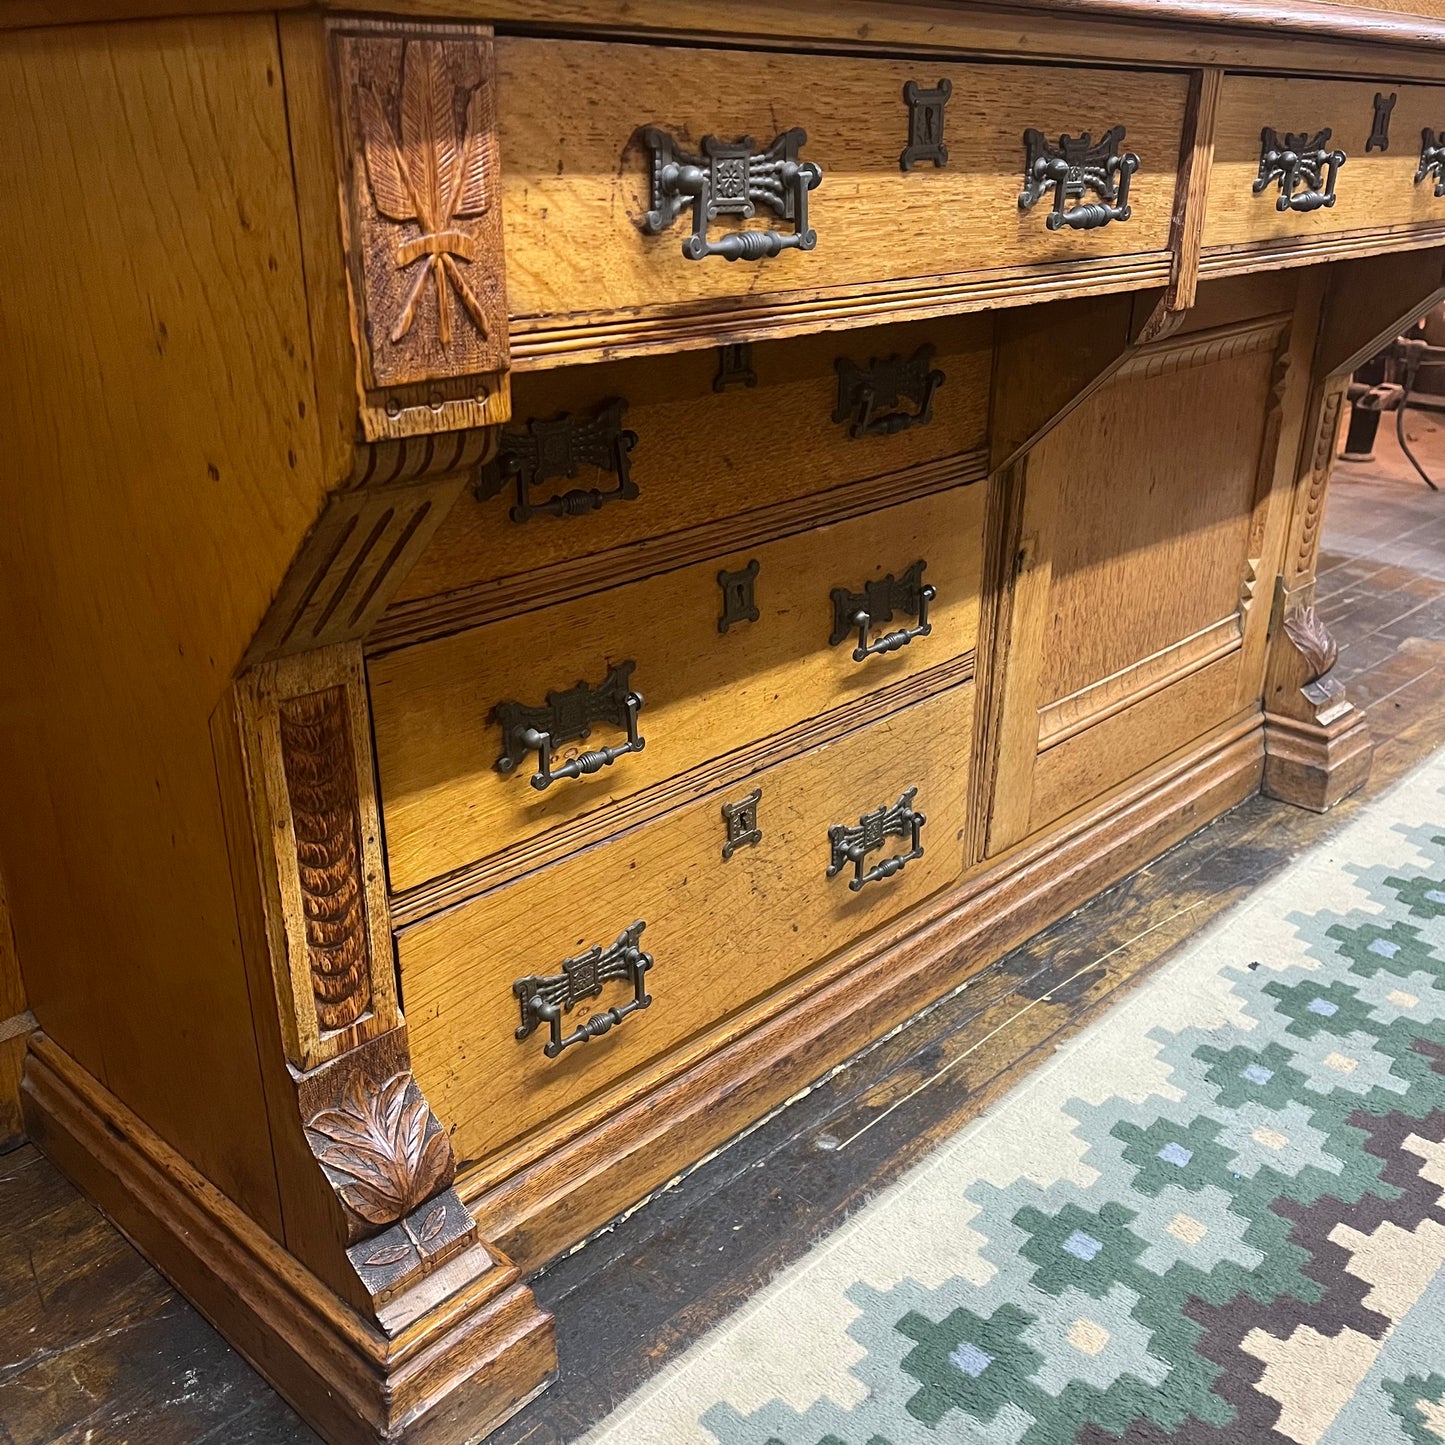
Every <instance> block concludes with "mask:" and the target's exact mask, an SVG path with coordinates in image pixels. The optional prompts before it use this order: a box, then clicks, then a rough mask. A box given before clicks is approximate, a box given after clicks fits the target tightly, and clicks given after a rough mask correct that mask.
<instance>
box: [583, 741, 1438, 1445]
mask: <svg viewBox="0 0 1445 1445" xmlns="http://www.w3.org/2000/svg"><path fill="white" fill-rule="evenodd" d="M1442 1266H1445V754H1440V755H1438V756H1437V757H1436V758H1435V759H1432V760H1431V761H1430V762H1429V763H1427V764H1426V765H1425V766H1424V767H1423V768H1422V769H1420V770H1419V771H1418V772H1416V773H1415V774H1414V775H1413V776H1412V777H1410V778H1408V779H1406V780H1405V781H1404V782H1403V783H1401V784H1400V785H1399V786H1397V787H1396V788H1395V789H1394V790H1393V791H1392V792H1391V793H1389V794H1386V795H1385V796H1383V797H1382V798H1380V799H1378V800H1376V801H1375V802H1373V803H1372V804H1371V805H1370V806H1369V807H1368V809H1367V810H1365V811H1364V812H1363V813H1361V814H1360V815H1359V816H1358V817H1357V818H1356V819H1355V820H1354V821H1352V822H1351V823H1349V824H1348V825H1347V826H1345V827H1343V828H1342V829H1341V830H1340V831H1339V832H1338V833H1336V834H1335V835H1333V837H1332V838H1330V839H1329V840H1328V841H1327V842H1325V843H1323V844H1321V845H1319V846H1318V847H1317V848H1316V849H1315V850H1314V851H1313V852H1312V853H1310V854H1308V855H1306V856H1305V857H1303V858H1302V859H1301V860H1300V861H1299V862H1297V863H1295V864H1294V865H1292V866H1291V867H1290V868H1289V869H1287V870H1286V871H1285V872H1284V873H1282V874H1281V875H1279V876H1278V877H1277V878H1276V879H1275V880H1274V881H1272V882H1271V883H1269V884H1268V885H1266V886H1265V887H1263V888H1261V889H1260V890H1259V891H1258V892H1256V893H1255V894H1254V895H1253V896H1252V898H1251V899H1250V900H1249V901H1248V902H1246V903H1245V904H1243V905H1241V906H1240V907H1239V908H1238V909H1237V910H1235V911H1233V912H1232V913H1230V914H1229V915H1227V916H1226V917H1225V918H1224V919H1223V920H1222V921H1221V922H1220V923H1218V924H1216V925H1215V926H1214V927H1213V928H1212V929H1211V930H1210V932H1209V933H1208V934H1207V935H1204V936H1203V937H1201V938H1200V939H1198V940H1196V941H1195V942H1193V943H1192V944H1191V945H1190V946H1189V947H1188V949H1187V950H1186V951H1184V952H1183V953H1181V954H1180V955H1179V956H1178V957H1176V958H1175V959H1174V960H1172V961H1171V962H1170V963H1168V964H1167V965H1166V966H1165V967H1164V968H1163V969H1162V970H1161V971H1160V972H1159V973H1158V974H1156V975H1155V976H1154V978H1153V979H1152V980H1150V981H1149V982H1148V983H1147V984H1146V985H1144V986H1143V987H1142V988H1141V989H1140V990H1139V991H1138V992H1136V993H1135V994H1133V995H1132V996H1131V997H1130V999H1129V1000H1128V1001H1126V1002H1125V1003H1123V1004H1121V1005H1120V1006H1119V1007H1118V1008H1117V1009H1115V1010H1114V1011H1113V1012H1112V1013H1110V1014H1109V1015H1108V1016H1107V1017H1106V1018H1105V1019H1103V1020H1102V1021H1101V1022H1099V1023H1098V1024H1096V1025H1095V1026H1094V1027H1092V1028H1091V1029H1089V1030H1087V1031H1086V1032H1084V1033H1082V1034H1081V1035H1079V1036H1078V1037H1077V1038H1076V1039H1075V1040H1074V1041H1072V1042H1071V1043H1070V1044H1069V1045H1067V1046H1066V1047H1065V1048H1063V1049H1061V1050H1060V1051H1059V1052H1058V1053H1057V1054H1056V1055H1055V1057H1054V1058H1053V1059H1052V1060H1050V1062H1049V1063H1048V1064H1046V1065H1045V1066H1044V1067H1043V1068H1041V1069H1040V1070H1039V1071H1038V1072H1037V1073H1035V1074H1033V1075H1032V1076H1031V1077H1030V1078H1029V1079H1028V1080H1027V1081H1026V1082H1025V1083H1024V1084H1023V1085H1022V1086H1021V1087H1020V1088H1019V1089H1017V1090H1016V1091H1015V1092H1014V1093H1013V1094H1011V1095H1010V1096H1009V1097H1008V1098H1007V1099H1006V1100H1005V1101H1003V1102H1002V1103H1001V1104H999V1105H998V1106H996V1107H995V1108H993V1109H992V1110H991V1111H989V1112H988V1113H986V1114H985V1115H983V1116H982V1117H981V1118H980V1119H978V1120H977V1121H975V1122H974V1123H973V1124H971V1125H970V1126H969V1127H968V1128H967V1129H965V1130H964V1131H962V1132H961V1133H960V1134H958V1135H957V1136H956V1137H955V1138H954V1139H953V1140H951V1141H950V1142H949V1143H948V1144H947V1145H945V1146H944V1147H942V1148H941V1149H939V1150H938V1151H937V1152H936V1153H935V1154H933V1155H931V1156H930V1157H929V1158H928V1159H927V1160H926V1161H925V1162H924V1163H923V1164H921V1165H919V1166H918V1167H917V1168H915V1169H914V1170H913V1171H912V1172H911V1173H909V1174H908V1175H907V1176H905V1177H904V1178H903V1179H902V1180H901V1181H900V1182H899V1183H898V1184H897V1185H896V1186H894V1187H893V1188H891V1189H890V1190H888V1191H887V1192H886V1193H884V1194H882V1195H880V1196H879V1197H878V1198H877V1199H876V1200H874V1201H873V1202H872V1203H871V1204H869V1205H868V1206H867V1207H866V1208H864V1209H863V1210H861V1211H860V1212H859V1213H858V1214H857V1215H855V1216H854V1217H853V1218H852V1219H851V1220H850V1221H849V1222H848V1223H847V1224H846V1225H844V1226H843V1227H842V1228H841V1229H839V1230H838V1231H837V1232H836V1233H835V1234H833V1235H832V1236H831V1237H829V1238H828V1239H827V1240H826V1241H825V1242H824V1243H822V1244H821V1245H819V1246H818V1247H816V1248H815V1249H814V1250H813V1251H812V1252H811V1253H810V1254H808V1255H807V1256H805V1257H804V1258H803V1259H802V1260H801V1261H800V1262H799V1263H798V1264H797V1265H796V1266H795V1267H793V1268H792V1269H791V1270H789V1271H788V1272H787V1273H786V1274H785V1275H783V1276H782V1277H781V1278H779V1279H778V1280H776V1281H775V1282H774V1283H773V1284H772V1285H770V1286H769V1287H768V1288H767V1289H766V1290H764V1291H763V1292H762V1293H761V1294H760V1295H759V1296H758V1297H757V1298H756V1299H755V1300H753V1301H752V1302H751V1303H750V1304H749V1305H748V1306H747V1307H746V1308H745V1309H744V1310H742V1311H741V1312H740V1313H739V1314H738V1315H736V1316H735V1317H733V1318H732V1319H730V1320H728V1321H727V1322H725V1323H724V1324H723V1325H721V1326H720V1327H719V1328H718V1329H717V1330H715V1331H714V1332H713V1333H712V1334H711V1335H710V1336H708V1337H707V1338H705V1339H704V1340H702V1341H701V1342H700V1343H699V1344H698V1345H696V1346H695V1347H694V1348H693V1349H692V1350H691V1351H690V1352H689V1353H687V1354H686V1355H684V1356H683V1357H682V1358H681V1359H680V1360H678V1361H677V1362H676V1363H675V1364H673V1365H672V1366H670V1367H669V1368H668V1369H666V1370H665V1371H664V1372H663V1373H662V1374H661V1375H659V1377H658V1378H657V1379H656V1380H654V1381H653V1382H652V1383H651V1384H650V1385H648V1386H647V1387H645V1388H644V1389H643V1390H642V1391H640V1392H639V1393H638V1394H637V1395H635V1396H634V1397H633V1398H632V1399H631V1400H629V1401H628V1402H627V1403H626V1404H625V1405H624V1406H623V1407H622V1408H621V1409H620V1410H619V1411H618V1412H617V1413H616V1414H614V1415H613V1416H612V1417H611V1418H610V1419H609V1420H607V1421H605V1422H604V1423H603V1424H602V1425H601V1426H600V1427H598V1429H597V1430H596V1431H594V1432H593V1434H592V1436H591V1437H589V1438H590V1440H591V1441H592V1442H594V1445H603V1442H605V1445H714V1442H722V1445H923V1442H927V1445H937V1442H940V1441H948V1442H980V1445H983V1442H987V1445H1104V1442H1112V1441H1115V1440H1121V1439H1122V1440H1124V1441H1128V1442H1130V1445H1146V1442H1163V1441H1169V1442H1189V1445H1204V1442H1216V1445H1224V1442H1227V1445H1314V1442H1320V1445H1435V1442H1439V1441H1445V1268H1442Z"/></svg>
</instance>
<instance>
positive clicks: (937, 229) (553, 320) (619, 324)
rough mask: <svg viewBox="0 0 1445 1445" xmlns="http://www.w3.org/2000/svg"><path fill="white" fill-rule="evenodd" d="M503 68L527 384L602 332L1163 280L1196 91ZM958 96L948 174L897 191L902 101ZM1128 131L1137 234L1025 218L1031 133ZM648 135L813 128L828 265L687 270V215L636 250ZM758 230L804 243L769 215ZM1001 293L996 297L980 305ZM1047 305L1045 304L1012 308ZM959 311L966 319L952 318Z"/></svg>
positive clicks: (533, 51)
mask: <svg viewBox="0 0 1445 1445" xmlns="http://www.w3.org/2000/svg"><path fill="white" fill-rule="evenodd" d="M497 60H498V67H499V94H500V117H499V126H500V137H501V156H502V174H503V184H504V188H505V197H506V206H505V216H506V222H505V225H506V239H507V293H508V308H509V310H510V312H511V316H512V360H513V365H514V367H521V366H526V365H528V364H558V363H560V362H562V361H566V360H569V359H573V358H574V357H575V356H576V354H577V351H578V349H579V348H581V347H585V346H587V345H588V344H589V342H590V343H591V344H594V345H597V344H601V340H600V339H599V338H597V337H592V338H589V336H588V335H587V332H586V328H588V327H592V326H605V327H608V328H610V329H609V331H608V332H607V336H606V340H607V341H608V342H609V343H617V344H623V345H633V344H638V345H641V344H646V343H647V341H648V338H649V337H651V338H652V344H654V345H659V346H660V345H686V344H703V343H704V341H705V340H706V339H707V336H708V331H707V325H706V322H705V321H704V323H703V324H701V325H699V327H698V328H697V329H696V334H693V333H691V332H689V331H688V330H687V328H686V327H680V326H669V325H667V324H665V323H663V322H662V321H661V320H660V319H659V318H662V317H668V316H673V317H676V316H681V315H685V314H693V315H698V316H702V317H704V318H706V317H707V316H709V315H711V316H714V317H715V316H716V315H717V313H718V312H720V311H721V312H726V313H729V314H731V315H732V316H733V317H734V318H736V317H737V316H738V315H740V314H741V313H742V312H743V311H745V312H746V313H747V314H748V315H749V316H752V317H754V318H761V319H762V321H763V322H764V323H765V324H771V323H772V322H774V321H777V320H779V319H780V317H781V314H782V313H784V312H786V311H787V310H788V309H789V308H799V307H806V306H810V305H813V304H814V303H815V302H817V301H819V299H820V297H831V298H833V301H832V302H830V306H829V307H828V308H824V309H820V310H815V311H813V312H809V313H808V315H807V316H806V317H805V316H803V314H802V312H801V311H800V312H799V326H800V329H801V326H802V325H807V324H809V320H810V319H811V322H812V324H815V325H816V324H817V323H818V322H819V321H822V320H825V319H826V320H831V321H832V322H833V323H834V324H838V323H839V322H842V323H844V324H846V322H847V320H848V309H847V306H845V305H843V304H841V300H842V299H846V300H848V301H849V302H850V303H851V304H853V305H854V306H855V307H857V306H862V307H864V308H865V310H866V307H867V306H868V305H869V304H870V303H872V302H877V301H878V300H880V299H883V298H886V297H888V296H890V295H891V294H892V293H893V292H894V291H895V290H897V289H898V288H900V287H901V288H902V292H905V293H906V292H907V291H908V289H909V286H910V284H914V283H916V284H917V285H922V286H926V287H929V288H933V289H935V290H936V289H937V288H938V286H939V285H940V278H943V277H947V276H951V275H957V274H959V273H964V272H970V271H975V270H978V271H1002V269H1004V268H1012V267H1028V268H1040V269H1039V275H1040V276H1043V277H1046V276H1048V275H1050V274H1053V270H1054V268H1055V267H1056V266H1059V267H1060V269H1061V270H1063V271H1067V270H1068V269H1069V266H1068V263H1073V262H1079V261H1087V260H1098V259H1100V258H1109V257H1123V256H1140V255H1144V254H1146V253H1152V254H1153V255H1154V257H1155V262H1156V263H1155V264H1153V265H1152V266H1145V267H1143V268H1142V269H1140V274H1139V275H1138V276H1137V277H1135V278H1134V279H1133V280H1132V284H1134V285H1144V284H1148V283H1149V282H1150V281H1154V280H1158V279H1159V278H1160V277H1162V276H1164V275H1165V273H1166V271H1167V265H1166V263H1165V259H1164V252H1165V250H1166V247H1167V246H1168V242H1169V227H1170V216H1171V212H1172V209H1173V204H1174V182H1175V173H1176V170H1177V167H1178V162H1179V152H1180V139H1181V133H1182V126H1183V118H1184V109H1185V100H1186V94H1187V90H1188V81H1187V78H1186V77H1185V76H1184V75H1182V74H1174V73H1167V72H1144V71H1109V70H1100V69H1082V68H1080V69H1073V68H1066V67H1050V66H1038V65H1003V64H997V65H995V64H982V63H973V64H967V65H958V64H955V65H944V64H938V63H936V62H934V61H906V60H884V59H878V60H872V59H869V60H864V59H851V58H844V57H830V56H821V55H788V54H784V53H781V52H741V51H736V50H729V51H720V50H706V49H695V50H692V49H680V48H671V47H665V46H648V45H633V44H599V43H592V42H583V41H573V42H566V41H556V40H531V39H523V38H517V37H511V38H503V39H499V40H498V41H497ZM944 80H946V81H948V82H949V83H950V84H951V86H952V93H951V98H950V99H949V100H948V102H947V105H946V108H945V120H944V140H945V142H946V144H947V148H948V160H947V164H946V165H944V166H942V167H935V166H934V165H933V164H932V163H930V162H925V163H923V164H921V165H919V166H916V167H915V168H914V169H912V170H910V171H908V172H904V171H903V170H902V169H901V166H900V155H901V153H902V151H903V149H904V147H905V146H906V144H907V143H908V140H909V134H908V129H909V126H908V122H909V107H908V105H907V104H906V103H905V101H904V98H903V88H904V85H905V84H906V83H908V82H910V81H912V82H915V83H917V84H918V85H919V86H920V87H924V88H929V89H931V88H933V87H936V86H938V85H939V84H940V82H941V81H944ZM1117 125H1122V126H1124V127H1125V129H1126V139H1125V142H1124V144H1125V148H1126V149H1127V150H1129V151H1133V152H1135V153H1137V154H1138V156H1139V157H1140V159H1141V162H1142V164H1141V167H1140V169H1139V171H1138V173H1137V175H1135V176H1134V178H1133V182H1132V186H1131V190H1130V193H1129V199H1130V203H1131V205H1132V207H1133V214H1132V217H1131V218H1130V219H1129V220H1128V221H1125V222H1116V223H1112V224H1109V225H1105V226H1101V227H1099V228H1097V229H1093V230H1074V229H1069V228H1064V229H1060V230H1055V231H1050V230H1049V229H1048V228H1047V226H1046V224H1045V221H1046V218H1047V214H1048V209H1049V207H1048V203H1047V201H1040V202H1039V203H1038V204H1036V205H1035V206H1034V207H1033V208H1032V209H1031V210H1029V211H1027V212H1024V211H1021V210H1020V208H1019V193H1020V190H1021V189H1022V184H1023V176H1024V165H1025V147H1024V138H1023V137H1024V132H1025V130H1026V129H1029V128H1034V129H1037V130H1039V131H1041V132H1042V133H1043V134H1044V135H1045V136H1047V137H1048V138H1049V139H1050V140H1051V141H1053V142H1054V143H1057V142H1058V139H1059V136H1060V134H1061V133H1064V132H1067V133H1068V134H1070V135H1072V136H1078V135H1079V134H1080V133H1081V132H1084V131H1088V132H1090V133H1091V134H1092V135H1093V136H1094V137H1096V138H1097V137H1098V136H1100V135H1101V134H1102V133H1104V132H1105V131H1107V130H1108V129H1109V128H1110V127H1111V126H1117ZM644 126H656V127H658V128H660V129H663V130H666V131H668V132H669V134H671V135H673V136H674V137H675V138H677V139H678V141H679V142H680V143H682V144H685V145H687V146H689V147H690V148H692V149H693V150H694V151H696V149H697V147H698V146H699V145H700V143H701V140H702V138H703V137H705V136H709V135H712V136H716V137H717V138H718V139H719V140H720V141H723V142H727V143H731V142H734V141H736V140H738V139H739V138H741V137H744V136H747V137H751V138H752V139H753V140H754V141H755V142H756V144H757V146H758V148H759V149H762V148H766V147H767V146H769V145H771V143H772V142H773V140H774V137H775V136H777V135H778V134H780V133H781V132H783V131H786V130H788V129H791V128H793V127H801V128H802V129H803V130H805V131H806V132H807V141H806V144H804V145H803V147H802V149H801V151H800V152H799V158H800V160H803V161H812V162H815V163H816V164H817V165H818V166H820V167H821V169H822V173H823V177H822V182H821V184H820V185H819V186H817V188H816V189H814V190H813V191H812V192H811V193H810V195H809V197H808V217H809V222H810V224H811V226H812V228H813V229H814V230H815V231H816V232H817V245H816V248H815V249H813V250H810V251H806V252H805V251H801V250H786V251H783V252H782V253H781V254H779V255H776V256H769V257H766V258H764V259H763V260H761V261H744V262H739V263H729V262H727V261H724V260H723V259H721V258H720V257H716V256H710V257H707V258H705V259H703V260H700V261H691V260H688V259H686V258H685V257H684V256H683V254H682V250H681V247H682V242H683V240H684V238H685V237H687V236H688V235H689V234H690V231H691V209H690V208H689V209H687V210H685V211H684V212H683V213H682V214H681V215H679V216H678V218H677V220H675V221H674V222H673V223H672V225H671V226H670V227H668V228H667V229H665V230H663V231H661V232H660V233H659V234H656V235H645V234H643V232H642V230H641V229H640V226H641V222H642V219H643V217H644V216H645V214H646V213H647V211H648V208H649V206H650V204H651V200H650V186H651V180H650V166H649V163H648V152H647V150H646V148H645V147H644V146H643V145H642V143H641V142H640V141H639V140H637V139H635V137H636V135H637V132H638V130H639V128H640V127H644ZM1086 199H1089V200H1092V199H1095V198H1094V197H1093V196H1092V195H1090V196H1088V197H1086ZM729 221H734V222H735V221H736V218H733V217H727V216H724V217H720V218H719V219H717V220H715V221H714V222H713V223H712V230H711V232H710V234H711V235H712V236H713V237H716V236H718V235H721V234H722V233H723V230H724V228H725V227H726V225H727V224H728V223H729ZM744 224H745V225H747V226H748V227H750V228H758V227H771V228H772V229H775V230H779V231H782V232H786V231H788V230H789V229H790V228H791V223H790V222H787V221H782V220H780V219H778V218H777V217H775V216H773V213H772V212H770V211H765V210H764V209H763V208H762V207H759V209H758V215H757V216H756V217H754V218H753V219H752V220H751V221H748V222H745V223H744ZM1060 263H1063V264H1062V265H1061V266H1060ZM1114 270H1115V274H1116V279H1115V280H1114V281H1112V282H1110V283H1107V285H1108V289H1117V287H1118V286H1119V285H1126V284H1131V282H1130V281H1129V280H1121V279H1117V278H1118V277H1123V276H1125V275H1126V274H1127V273H1128V268H1127V267H1116V268H1114ZM805 293H810V294H805ZM1001 294H1004V292H1003V291H1002V290H999V289H994V290H992V291H989V290H988V289H987V288H985V291H984V292H981V293H980V295H979V297H978V298H977V300H976V302H975V304H979V305H985V304H987V303H988V301H989V300H990V299H992V298H994V297H996V296H998V295H1001ZM1035 294H1036V291H1034V290H1033V288H1032V286H1030V287H1029V288H1028V289H1027V290H1026V291H1024V292H1020V293H1015V294H1014V295H1013V299H1014V300H1016V301H1020V302H1021V301H1025V300H1029V299H1033V295H1035ZM604 298H605V300H604ZM946 309H950V310H956V309H958V303H957V300H956V299H955V301H953V302H950V303H947V305H946ZM875 314H876V312H875ZM559 318H566V320H565V321H562V320H559ZM853 319H855V320H858V319H867V318H866V316H864V317H858V316H854V318H853Z"/></svg>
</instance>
